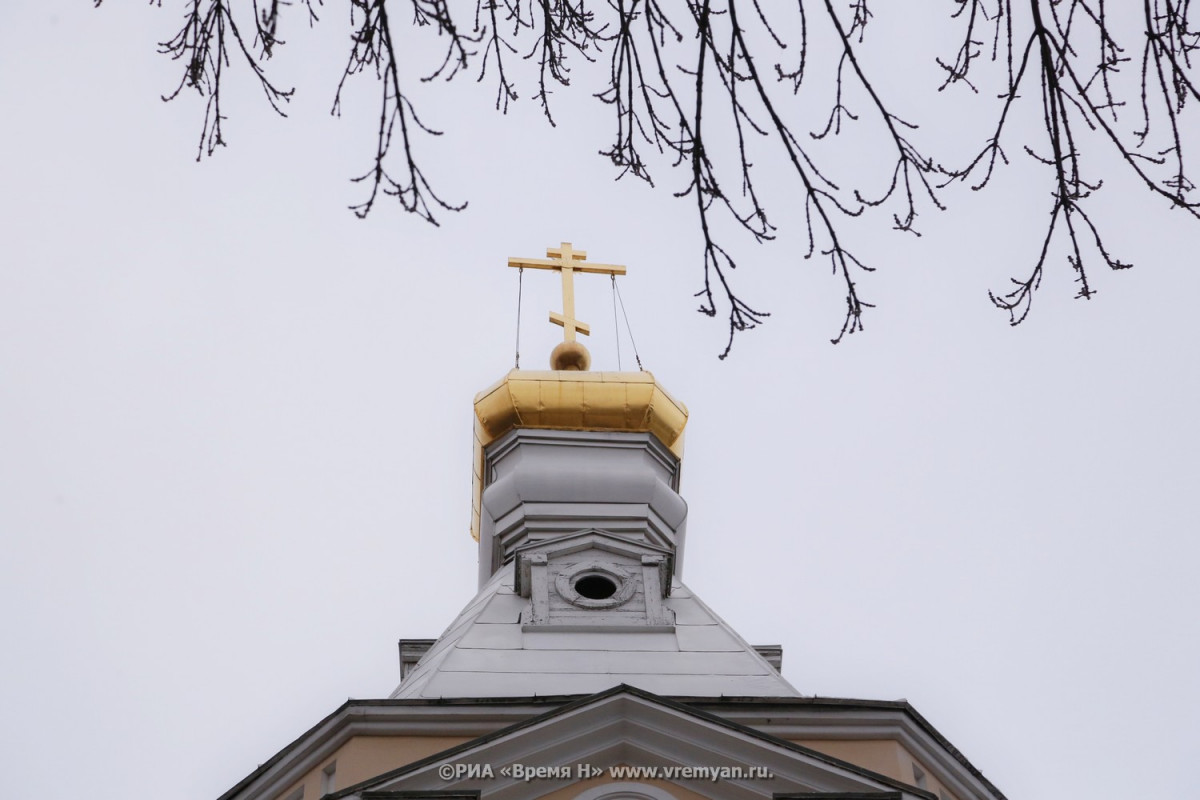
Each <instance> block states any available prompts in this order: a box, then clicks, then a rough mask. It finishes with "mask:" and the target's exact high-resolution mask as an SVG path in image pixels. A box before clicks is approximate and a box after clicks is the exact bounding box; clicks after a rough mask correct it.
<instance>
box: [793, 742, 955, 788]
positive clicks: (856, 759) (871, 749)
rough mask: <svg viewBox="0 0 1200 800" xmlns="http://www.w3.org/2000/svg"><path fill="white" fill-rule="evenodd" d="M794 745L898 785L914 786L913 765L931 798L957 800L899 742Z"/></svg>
mask: <svg viewBox="0 0 1200 800" xmlns="http://www.w3.org/2000/svg"><path fill="white" fill-rule="evenodd" d="M793 741H794V742H795V743H796V744H798V745H803V746H804V747H808V748H811V749H813V750H816V751H817V752H818V753H824V754H825V755H827V756H833V757H834V758H840V759H841V760H842V761H849V762H850V763H851V764H856V765H858V766H860V767H862V768H863V769H869V770H871V771H872V772H878V773H879V774H880V775H886V776H888V777H889V778H894V779H895V780H898V781H903V782H904V783H908V784H913V785H915V784H916V776H915V775H914V773H913V764H916V765H917V766H918V767H920V769H921V771H922V772H924V773H925V788H926V789H928V790H929V791H931V792H933V793H934V794H938V793H939V792H944V793H945V795H946V796H947V797H949V798H951V800H958V798H956V797H955V796H954V794H953V793H952V792H951V791H950V790H949V789H946V788H945V787H943V786H942V784H941V783H939V782H938V780H937V778H935V777H934V776H933V775H932V774H931V772H930V770H929V768H928V767H926V766H925V765H924V764H922V763H921V762H920V761H918V760H917V759H915V758H913V756H912V753H910V752H908V750H907V749H906V748H905V747H904V746H903V745H901V744H900V743H899V742H895V741H892V740H890V739H870V740H849V739H794V740H793Z"/></svg>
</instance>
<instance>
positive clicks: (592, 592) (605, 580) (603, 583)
mask: <svg viewBox="0 0 1200 800" xmlns="http://www.w3.org/2000/svg"><path fill="white" fill-rule="evenodd" d="M575 591H577V592H579V594H580V595H581V596H582V597H586V598H587V599H589V600H607V599H608V598H610V597H612V596H613V595H614V594H616V593H617V584H616V582H615V581H613V579H612V578H609V577H607V576H606V575H596V574H592V575H584V576H583V577H581V578H580V579H579V580H577V581H575Z"/></svg>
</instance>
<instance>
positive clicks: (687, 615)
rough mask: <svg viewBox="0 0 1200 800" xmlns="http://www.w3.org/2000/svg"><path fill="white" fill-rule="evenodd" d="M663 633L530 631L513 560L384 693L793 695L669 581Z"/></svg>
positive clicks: (476, 695)
mask: <svg viewBox="0 0 1200 800" xmlns="http://www.w3.org/2000/svg"><path fill="white" fill-rule="evenodd" d="M662 602H663V605H664V606H666V607H667V608H669V609H671V610H672V611H673V612H674V615H675V624H674V625H673V626H671V627H670V628H668V629H666V630H664V629H662V628H655V629H652V630H651V629H638V628H637V627H635V626H630V627H626V628H620V629H616V628H603V629H596V630H587V629H574V630H563V629H552V630H534V629H532V628H531V626H528V625H524V626H523V625H522V623H521V614H522V611H524V610H525V609H526V608H527V607H528V604H529V601H528V600H527V599H525V598H523V597H521V596H520V595H519V594H517V593H516V592H515V591H514V589H513V565H512V564H511V563H510V564H508V565H506V566H504V567H502V568H501V569H500V570H498V571H497V572H496V574H495V575H493V576H492V579H491V580H490V581H489V582H488V583H487V584H486V585H485V586H484V587H483V589H482V590H481V591H480V593H479V594H478V595H476V597H475V598H474V599H473V600H472V601H471V602H470V603H468V604H467V607H466V608H465V609H463V611H462V613H461V614H459V616H458V618H457V619H455V620H454V622H453V623H452V624H451V625H450V627H449V628H448V629H447V630H446V632H445V633H443V634H442V636H441V637H440V638H439V639H438V640H437V642H436V643H435V644H434V645H433V647H431V648H430V649H429V652H427V653H426V654H425V656H424V657H423V658H422V659H421V661H420V663H419V664H418V665H417V666H416V667H415V668H414V669H413V670H412V672H411V673H409V675H408V676H407V677H406V678H405V680H404V681H402V682H401V684H400V686H399V687H397V689H396V691H394V692H393V693H392V695H391V697H392V698H394V699H415V698H427V699H437V698H463V697H472V698H487V697H535V696H546V695H575V694H594V693H596V692H601V691H604V690H605V689H609V688H611V687H613V686H618V685H620V684H628V685H630V686H636V687H638V688H640V689H644V690H646V691H649V692H654V693H656V694H664V695H676V696H691V697H799V696H800V695H799V692H797V691H796V690H795V689H794V688H793V687H792V685H791V684H789V683H788V682H787V681H786V680H784V678H783V676H781V675H780V674H779V673H778V672H777V671H776V670H775V669H774V668H773V667H771V665H770V664H768V663H767V662H766V660H765V659H764V658H763V657H762V656H760V655H759V654H758V653H757V652H755V650H754V648H753V647H751V646H750V645H749V644H747V643H746V642H745V641H744V640H743V639H742V638H741V637H740V636H738V635H737V633H735V632H734V631H733V629H732V628H730V627H729V625H728V624H727V623H726V622H725V621H724V620H722V619H721V618H720V617H718V616H717V615H716V614H715V613H713V611H712V610H711V609H710V608H709V607H708V606H706V605H705V604H704V603H703V602H701V600H700V599H699V598H698V597H696V596H695V595H694V594H693V593H692V592H691V591H690V590H689V589H688V588H687V587H686V586H684V585H683V584H682V583H680V582H679V581H678V580H675V581H674V582H673V584H672V587H671V592H670V596H669V597H665V598H663V601H662Z"/></svg>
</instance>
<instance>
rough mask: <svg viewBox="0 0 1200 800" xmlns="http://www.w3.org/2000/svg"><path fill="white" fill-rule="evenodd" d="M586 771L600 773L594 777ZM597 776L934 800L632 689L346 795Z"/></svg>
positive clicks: (509, 799)
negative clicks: (531, 775) (536, 773)
mask: <svg viewBox="0 0 1200 800" xmlns="http://www.w3.org/2000/svg"><path fill="white" fill-rule="evenodd" d="M445 765H450V766H449V767H446V766H445ZM517 765H519V769H518V768H516V767H517ZM582 765H587V767H588V768H591V769H593V770H598V771H599V773H598V774H597V773H596V772H593V773H592V774H591V775H590V776H585V774H584V771H583V767H582ZM539 769H540V770H542V772H541V776H540V777H537V778H535V779H533V780H528V779H526V775H528V774H529V770H539ZM739 769H740V770H742V773H741V775H740V776H739V775H738V773H737V772H736V770H739ZM637 770H641V771H642V772H641V774H640V775H639V774H638V773H637ZM645 770H655V771H656V772H657V774H656V775H652V774H650V773H647V772H646V771H645ZM686 770H691V772H690V773H689V772H687V771H686ZM707 770H716V772H706V771H707ZM588 777H590V778H591V780H590V781H588V783H586V784H585V785H584V786H581V791H582V790H583V789H585V788H589V787H591V786H593V785H595V784H596V782H597V781H615V782H619V781H626V782H628V781H630V780H635V781H636V780H638V779H639V778H641V779H642V780H665V781H666V782H667V783H669V784H672V785H678V786H681V787H684V788H687V789H690V790H691V791H694V792H698V793H700V794H703V795H705V796H707V797H720V798H728V800H771V798H773V797H775V796H776V795H779V794H787V793H793V794H794V793H823V794H860V795H885V796H891V797H893V798H897V799H899V798H903V799H904V800H928V798H929V797H931V795H928V793H926V792H922V791H920V790H917V789H914V788H913V787H910V786H907V785H905V784H902V783H899V782H897V781H895V780H892V779H890V778H887V777H885V776H882V775H879V774H876V773H873V772H870V771H868V770H865V769H862V768H861V767H857V766H854V765H852V764H849V763H847V762H844V761H841V760H839V759H835V758H832V757H830V756H827V755H823V754H821V753H818V752H816V751H814V750H810V749H808V748H804V747H801V746H799V745H794V744H791V743H789V742H785V741H783V740H780V739H775V738H773V737H770V736H766V735H764V734H761V733H758V732H757V731H754V730H753V729H750V728H746V727H743V726H740V725H737V724H735V723H730V722H728V721H726V720H723V719H720V718H718V717H713V716H710V715H708V714H705V713H703V712H699V711H696V710H694V709H691V708H689V707H687V706H684V705H681V704H678V703H674V702H671V701H667V700H664V699H663V698H659V697H656V696H655V695H653V694H650V693H648V692H643V691H640V690H637V689H634V688H632V687H628V686H621V687H617V688H616V689H613V690H610V691H607V692H603V693H601V694H598V695H595V696H593V697H589V698H586V699H584V700H581V701H578V702H575V703H571V704H568V705H566V706H563V707H562V708H559V709H557V710H555V711H552V712H549V713H547V714H544V715H542V716H539V717H535V718H533V719H531V720H529V721H527V722H523V723H519V724H516V725H513V726H510V727H509V728H505V729H503V730H500V731H498V732H496V733H494V734H491V735H488V736H484V737H481V738H479V739H477V740H475V741H473V742H468V743H467V744H465V745H461V746H459V747H456V748H452V749H451V750H447V751H445V752H443V753H440V754H438V755H436V756H433V757H431V758H428V759H424V760H422V761H419V762H416V763H414V764H412V765H409V766H407V767H404V768H402V769H399V770H395V771H393V772H390V773H387V774H385V775H381V776H379V777H378V778H375V779H372V780H371V781H368V782H366V783H364V784H360V785H359V786H357V787H349V788H348V789H346V790H344V791H343V792H339V793H338V794H337V795H336V797H355V798H361V800H371V798H372V797H388V796H397V795H396V794H395V793H398V792H403V793H404V795H403V796H407V797H413V796H420V795H422V794H426V793H430V796H432V793H439V794H440V793H443V792H451V793H474V792H478V793H479V797H480V798H481V800H533V798H537V797H540V796H542V795H545V794H547V793H549V792H553V791H556V790H559V789H562V788H563V787H566V786H570V785H573V784H576V783H582V782H584V781H585V780H588ZM660 785H661V784H660Z"/></svg>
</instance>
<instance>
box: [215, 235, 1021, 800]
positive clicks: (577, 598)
mask: <svg viewBox="0 0 1200 800" xmlns="http://www.w3.org/2000/svg"><path fill="white" fill-rule="evenodd" d="M585 259H586V254H585V253H583V252H581V251H576V250H573V249H572V248H571V246H570V245H569V244H566V243H564V244H563V245H562V246H561V247H560V248H552V249H550V250H549V252H548V258H547V259H512V260H510V266H514V267H520V268H522V269H524V268H541V269H552V270H556V271H558V272H560V273H561V277H562V282H563V311H562V313H561V314H557V313H552V314H551V315H550V316H551V321H553V322H555V323H556V324H558V325H561V326H562V327H563V331H564V341H563V343H562V344H560V345H559V346H558V347H557V348H555V351H554V354H553V355H552V359H551V367H552V368H551V369H550V370H546V371H532V370H516V369H514V370H513V371H511V372H509V373H508V374H507V375H506V376H505V377H504V378H502V379H501V380H500V381H499V382H498V383H496V384H494V385H493V386H491V387H490V388H488V389H485V390H484V391H483V392H481V393H480V394H479V395H478V396H477V397H476V398H475V421H474V425H475V445H474V448H475V453H474V460H473V464H472V467H473V484H474V491H473V499H472V509H471V515H472V531H471V532H472V534H473V535H474V537H475V538H476V539H477V540H478V543H479V591H478V594H476V595H475V597H474V598H472V599H470V600H469V602H467V603H466V606H465V607H464V608H463V610H462V613H460V614H459V615H458V618H457V619H455V620H454V621H453V622H452V623H451V624H450V625H449V627H448V628H446V630H445V632H444V633H443V634H442V635H441V637H440V638H438V639H436V640H401V642H400V681H399V685H398V686H397V687H396V689H395V691H393V692H392V694H391V695H390V696H389V697H388V698H386V699H379V700H350V701H347V702H346V703H345V704H344V705H342V706H341V707H340V708H338V709H336V710H334V711H333V712H332V713H331V714H330V715H329V716H327V717H325V718H324V719H323V720H321V721H320V722H318V723H317V724H316V725H314V726H313V727H312V728H310V729H309V730H308V731H306V732H304V733H303V734H301V735H300V736H299V738H297V739H296V740H295V741H293V742H292V743H291V744H289V745H287V746H286V747H284V748H283V749H282V750H281V751H279V752H278V753H276V754H275V755H274V756H272V757H271V758H270V759H268V760H267V761H266V762H265V763H264V764H262V766H260V767H259V768H258V769H256V770H255V771H254V772H253V773H251V774H250V775H248V776H247V777H246V778H245V779H243V780H242V781H241V782H239V783H238V784H237V785H236V786H234V787H233V788H232V789H230V790H229V791H228V792H226V793H225V794H224V795H222V796H221V798H220V800H318V799H319V798H322V797H324V798H327V799H328V800H340V799H341V798H346V800H351V799H353V800H400V799H401V798H404V799H406V800H415V799H416V798H430V800H433V799H435V798H441V799H443V800H534V799H535V798H539V799H542V800H705V799H707V798H722V800H724V799H725V798H728V800H800V798H810V799H811V800H821V799H823V798H827V799H829V800H835V799H836V800H1005V799H1004V795H1003V794H1002V793H1001V792H1000V791H999V790H998V789H997V788H996V787H995V786H993V785H992V784H991V783H990V782H989V781H988V780H987V779H986V778H985V777H984V776H983V775H982V774H981V773H980V772H979V770H977V769H976V768H975V767H974V766H972V765H971V763H970V761H968V760H967V759H966V757H964V756H963V754H962V753H960V752H959V751H958V749H957V748H955V747H954V746H953V745H952V744H951V743H950V742H948V741H947V740H946V739H945V738H944V737H943V736H942V735H941V734H939V733H938V732H937V730H936V729H935V728H934V727H933V726H932V725H930V724H929V722H927V721H926V720H925V718H924V717H922V716H921V715H920V714H918V713H917V712H916V710H915V709H913V708H912V706H910V705H909V704H908V703H907V702H904V701H875V700H854V699H836V698H827V697H821V698H817V697H807V696H805V695H803V694H801V693H800V692H799V691H797V690H796V689H795V688H794V687H793V686H792V685H791V684H790V683H788V681H787V680H785V679H784V677H783V676H782V674H781V672H780V667H781V661H782V653H781V652H780V648H779V647H777V646H770V645H759V646H755V645H751V644H748V643H747V642H746V641H745V640H743V639H742V637H741V636H739V635H738V633H737V631H735V630H733V629H732V628H730V626H729V625H728V624H726V623H725V621H724V620H722V619H721V617H720V616H718V614H717V613H716V612H715V611H714V610H713V609H711V608H709V606H708V605H707V604H706V603H705V602H704V601H703V600H701V599H700V598H699V597H698V596H697V595H696V594H695V592H693V591H692V590H691V589H689V588H688V586H687V584H686V582H685V581H684V562H685V555H686V541H687V536H686V529H687V504H686V502H685V501H684V499H683V497H682V496H681V495H680V491H679V489H680V483H679V477H680V467H681V464H682V459H683V434H684V427H685V424H686V423H687V420H688V414H687V409H686V408H685V406H684V405H683V404H682V403H680V402H679V401H678V400H676V399H674V398H673V397H672V396H671V395H670V394H669V393H668V392H667V390H666V389H665V388H664V387H663V386H662V385H661V384H660V383H659V382H658V381H657V380H655V378H654V376H653V375H651V374H650V373H649V372H645V371H638V372H592V371H589V370H588V367H589V366H590V364H589V360H590V358H589V356H588V353H587V350H586V349H585V348H584V347H583V346H582V345H581V344H580V343H579V342H578V340H577V337H576V334H577V333H588V330H587V326H586V325H585V324H584V323H582V322H580V321H578V320H576V319H575V318H574V317H575V314H574V288H573V276H574V274H575V273H579V272H585V273H586V272H592V273H601V274H621V273H623V271H624V268H622V267H616V266H609V265H603V264H591V263H589V262H587V261H586V260H585ZM744 588H746V589H749V588H750V587H748V586H747V587H744Z"/></svg>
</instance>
